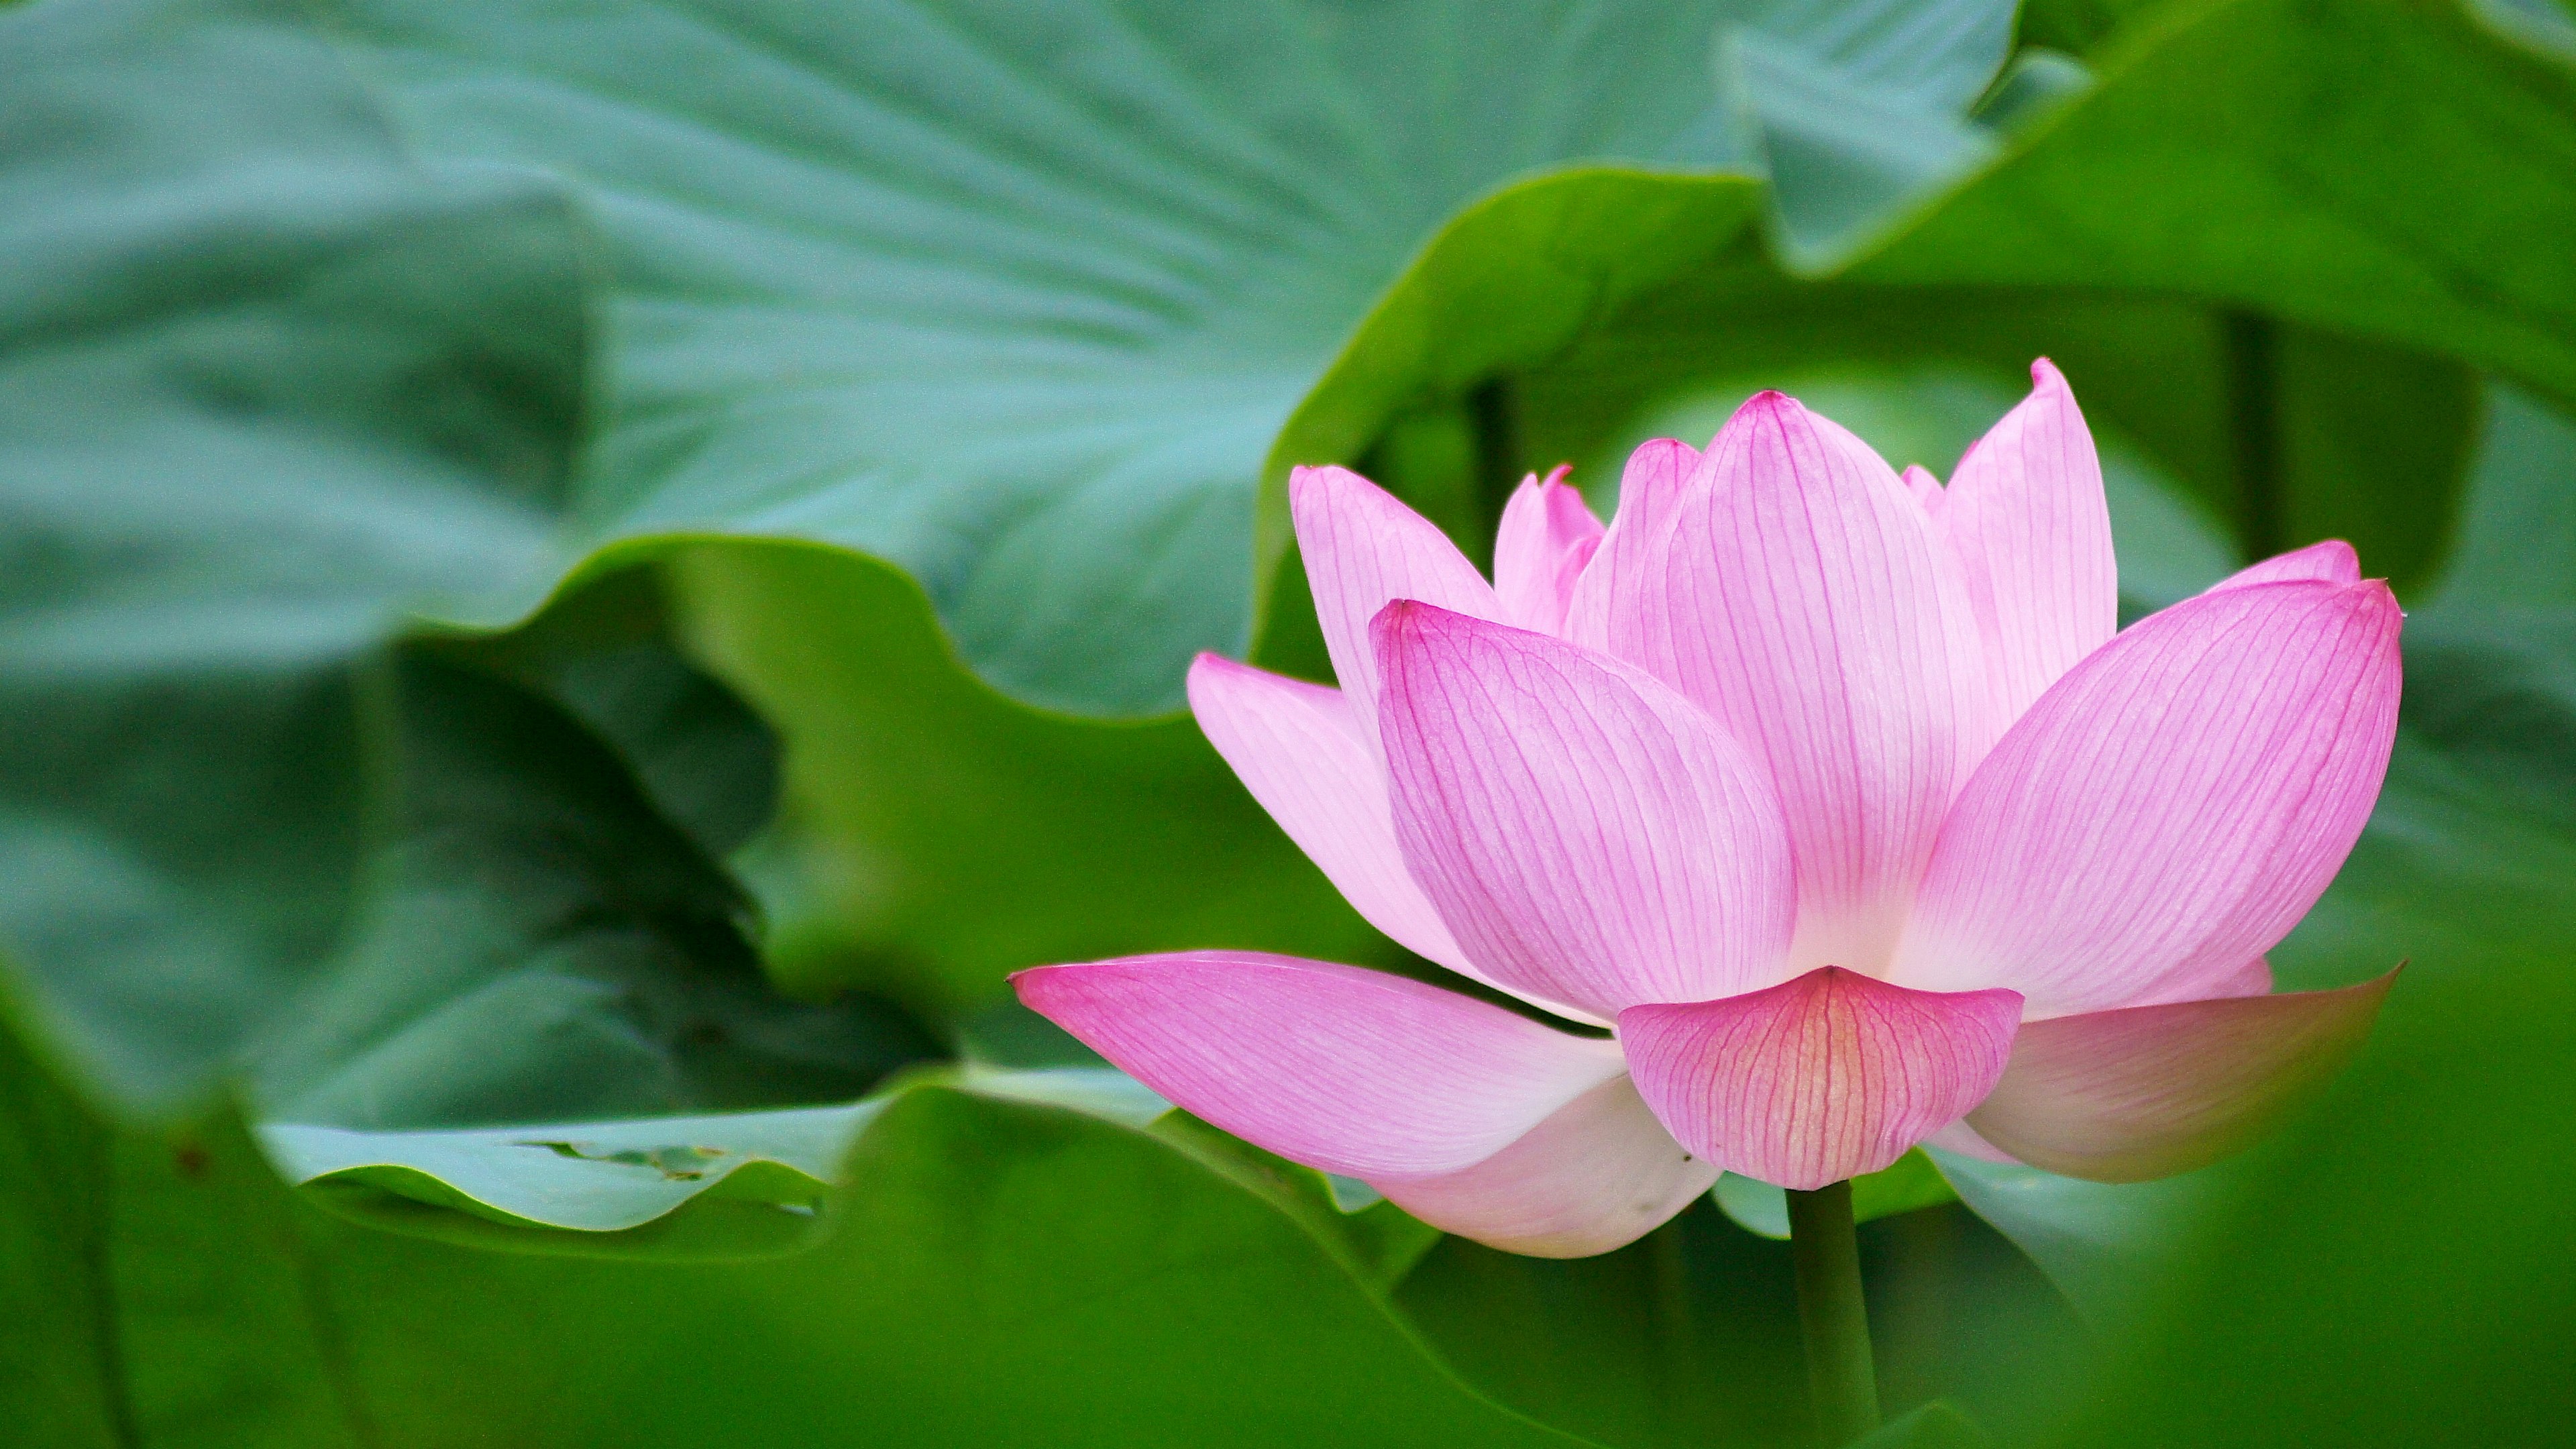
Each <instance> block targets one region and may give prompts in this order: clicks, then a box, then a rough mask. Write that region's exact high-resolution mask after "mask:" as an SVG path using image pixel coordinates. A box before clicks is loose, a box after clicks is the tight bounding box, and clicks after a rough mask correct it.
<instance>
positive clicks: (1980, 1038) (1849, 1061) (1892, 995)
mask: <svg viewBox="0 0 2576 1449" xmlns="http://www.w3.org/2000/svg"><path fill="white" fill-rule="evenodd" d="M2020 1019H2021V997H2020V996H2019V995H2017V994H2015V993H2013V992H2010V991H1969V992H1962V993H1957V994H1943V993H1937V992H1928V991H1909V990H1907V989H1905V988H1904V987H1902V986H1891V985H1889V984H1887V983H1886V982H1884V981H1877V980H1873V979H1872V978H1870V977H1867V976H1863V975H1861V974H1860V973H1859V972H1857V971H1845V970H1843V969H1841V968H1840V967H1835V966H1827V967H1822V968H1820V969H1818V970H1815V971H1810V972H1808V973H1807V974H1806V975H1804V976H1801V977H1799V978H1798V979H1796V980H1794V981H1786V982H1783V983H1781V984H1780V985H1778V986H1774V987H1771V988H1770V989H1768V990H1765V991H1756V992H1752V993H1749V994H1747V995H1743V996H1730V997H1728V998H1726V999H1724V1000H1722V1001H1703V1002H1698V1003H1693V1004H1685V1005H1670V1006H1659V1005H1648V1006H1632V1007H1630V1008H1628V1009H1627V1010H1626V1011H1623V1012H1621V1013H1619V1039H1620V1041H1621V1042H1623V1043H1625V1044H1626V1046H1627V1048H1628V1070H1629V1072H1630V1074H1631V1075H1633V1076H1634V1077H1635V1078H1636V1081H1637V1090H1638V1092H1639V1093H1641V1094H1642V1095H1643V1096H1644V1097H1645V1099H1646V1105H1647V1106H1649V1107H1652V1108H1653V1109H1654V1110H1655V1115H1656V1116H1658V1117H1660V1118H1662V1119H1663V1121H1664V1125H1665V1126H1666V1127H1669V1128H1671V1129H1672V1133H1673V1136H1674V1137H1676V1138H1678V1139H1679V1140H1680V1141H1681V1144H1682V1145H1683V1146H1685V1147H1687V1148H1689V1149H1691V1150H1692V1151H1693V1152H1696V1153H1698V1154H1699V1155H1700V1156H1702V1157H1707V1158H1710V1159H1713V1160H1714V1161H1716V1163H1717V1164H1718V1165H1719V1166H1721V1167H1723V1168H1725V1169H1726V1170H1727V1171H1729V1172H1740V1173H1742V1174H1744V1175H1745V1176H1747V1177H1754V1178H1759V1179H1761V1180H1762V1181H1764V1182H1771V1183H1777V1184H1779V1185H1780V1186H1782V1187H1786V1188H1794V1189H1798V1190H1800V1191H1813V1190H1814V1189H1816V1188H1820V1187H1823V1186H1824V1185H1825V1184H1827V1183H1829V1182H1840V1181H1842V1180H1843V1179H1844V1178H1847V1177H1858V1176H1859V1175H1860V1174H1862V1173H1864V1172H1876V1171H1878V1170H1879V1169H1880V1168H1882V1167H1886V1166H1887V1165H1889V1164H1890V1163H1893V1162H1894V1161H1896V1159H1898V1158H1899V1157H1902V1156H1904V1155H1905V1153H1906V1150H1907V1149H1908V1148H1911V1147H1913V1146H1914V1145H1915V1144H1916V1143H1918V1142H1921V1141H1922V1140H1923V1139H1924V1138H1926V1137H1928V1136H1930V1135H1931V1134H1932V1133H1933V1132H1934V1131H1935V1130H1937V1129H1939V1128H1940V1127H1942V1126H1944V1125H1945V1124H1948V1123H1951V1122H1955V1121H1957V1120H1958V1119H1959V1118H1960V1116H1962V1115H1963V1114H1965V1113H1966V1112H1967V1110H1968V1109H1969V1108H1971V1107H1974V1106H1975V1105H1977V1103H1978V1102H1980V1101H1982V1100H1983V1099H1984V1098H1985V1095H1986V1093H1987V1092H1989V1091H1991V1090H1992V1089H1993V1088H1994V1085H1995V1079H1996V1078H1997V1077H1999V1076H2001V1075H2002V1074H2003V1070H2004V1062H2005V1059H2006V1058H2007V1057H2008V1056H2009V1055H2010V1053H2011V1050H2012V1041H2013V1027H2014V1023H2016V1022H2017V1021H2019V1020H2020Z"/></svg>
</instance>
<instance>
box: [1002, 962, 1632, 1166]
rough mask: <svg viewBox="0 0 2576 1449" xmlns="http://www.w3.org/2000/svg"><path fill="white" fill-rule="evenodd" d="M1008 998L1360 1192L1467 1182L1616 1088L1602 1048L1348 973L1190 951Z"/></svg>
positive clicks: (1615, 1060) (1040, 972) (1054, 977)
mask: <svg viewBox="0 0 2576 1449" xmlns="http://www.w3.org/2000/svg"><path fill="white" fill-rule="evenodd" d="M1011 982H1012V984H1013V985H1014V986H1015V987H1017V988H1018V990H1019V993H1020V1000H1022V1001H1024V1002H1026V1003H1028V1005H1029V1007H1030V1008H1031V1009H1032V1010H1034V1011H1036V1012H1038V1013H1039V1014H1041V1015H1043V1016H1045V1017H1046V1018H1047V1019H1048V1020H1050V1021H1053V1022H1054V1023H1055V1024H1056V1025H1058V1026H1061V1027H1063V1028H1064V1029H1065V1030H1067V1031H1069V1032H1071V1033H1073V1034H1074V1035H1075V1036H1076V1037H1079V1038H1081V1039H1082V1041H1083V1042H1084V1043H1085V1044H1086V1045H1088V1046H1089V1047H1091V1049H1092V1050H1094V1051H1096V1052H1098V1053H1100V1054H1101V1055H1102V1056H1104V1057H1107V1058H1108V1059H1109V1060H1110V1061H1112V1062H1115V1063H1117V1065H1118V1066H1119V1067H1120V1068H1121V1069H1122V1070H1124V1071H1125V1072H1126V1073H1127V1074H1128V1075H1129V1076H1132V1077H1134V1078H1135V1079H1136V1080H1138V1081H1140V1082H1143V1083H1144V1084H1145V1085H1146V1086H1148V1087H1151V1088H1153V1089H1154V1090H1155V1091H1156V1092H1159V1093H1161V1094H1162V1095H1163V1096H1164V1097H1166V1098H1168V1099H1170V1100H1171V1101H1172V1102H1173V1103H1175V1104H1176V1105H1178V1106H1180V1107H1182V1108H1185V1109H1186V1110H1188V1111H1190V1112H1192V1113H1194V1114H1196V1115H1197V1116H1200V1117H1203V1118H1205V1119H1206V1120H1208V1121H1210V1122H1213V1123H1215V1124H1216V1125H1217V1126H1219V1127H1222V1128H1224V1129H1225V1130H1226V1131H1228V1132H1231V1133H1233V1134H1234V1135H1235V1136H1237V1137H1241V1138H1243V1139H1244V1140H1245V1141H1247V1142H1253V1143H1257V1144H1259V1145H1260V1146H1263V1147H1266V1148H1268V1149H1270V1150H1271V1151H1273V1152H1276V1153H1278V1154H1279V1155H1280V1156H1282V1157H1286V1158H1289V1159H1292V1160H1294V1161H1297V1162H1302V1163H1305V1164H1307V1165H1308V1166H1311V1167H1317V1168H1321V1169H1323V1170H1324V1171H1326V1172H1339V1173H1344V1174H1347V1175H1349V1176H1352V1177H1358V1178H1363V1179H1376V1178H1380V1177H1385V1178H1398V1179H1401V1178H1413V1177H1424V1176H1436V1175H1439V1174H1444V1173H1452V1172H1457V1171H1460V1170H1461V1169H1464V1168H1468V1167H1473V1166H1474V1165H1476V1164H1477V1163H1479V1162H1482V1161H1484V1160H1485V1159H1487V1158H1489V1157H1492V1156H1493V1155H1494V1154H1495V1153H1497V1152H1500V1151H1502V1150H1503V1149H1504V1148H1506V1147H1509V1146H1510V1145H1512V1143H1514V1142H1515V1141H1517V1140H1519V1139H1520V1138H1521V1137H1522V1136H1523V1135H1524V1134H1525V1133H1527V1132H1528V1131H1529V1130H1530V1129H1531V1128H1533V1127H1536V1126H1538V1125H1539V1124H1540V1123H1541V1122H1544V1121H1546V1120H1547V1119H1548V1117H1549V1116H1551V1115H1552V1114H1554V1113H1555V1112H1556V1110H1557V1109H1558V1108H1560V1107H1563V1106H1565V1105H1566V1104H1567V1103H1568V1102H1571V1101H1573V1100H1574V1099H1575V1098H1577V1097H1580V1096H1582V1095H1583V1094H1584V1093H1585V1092H1588V1091H1590V1090H1591V1089H1592V1088H1594V1087H1596V1086H1599V1085H1600V1084H1601V1083H1603V1082H1606V1081H1609V1080H1610V1079H1612V1078H1613V1077H1616V1076H1618V1075H1619V1073H1620V1057H1619V1049H1618V1047H1617V1046H1616V1045H1615V1044H1614V1043H1611V1042H1607V1041H1601V1040H1596V1039H1594V1038H1589V1037H1578V1036H1569V1035H1567V1034H1566V1033H1564V1032H1561V1031H1553V1030H1550V1029H1549V1028H1547V1027H1544V1026H1541V1025H1539V1024H1538V1023H1537V1022H1535V1021H1531V1020H1529V1019H1528V1018H1526V1017H1522V1016H1516V1015H1514V1014H1512V1013H1511V1012H1509V1011H1505V1010H1504V1009H1503V1008H1501V1007H1499V1006H1492V1005H1488V1004H1487V1003H1485V1002H1481V1001H1477V1000H1474V999H1473V998H1471V997H1465V996H1460V995H1458V994H1457V993H1455V992H1450V991H1443V990H1441V989H1439V988H1438V987H1436V986H1425V985H1423V984H1422V983H1421V982H1419V981H1410V980H1407V979H1405V978H1404V977H1401V976H1389V975H1387V974H1385V973H1384V972H1379V971H1364V970H1361V969H1360V968H1358V967H1356V966H1335V965H1330V964H1327V963H1325V962H1321V961H1300V960H1297V959H1295V958H1293V957H1288V956H1269V955H1263V954H1261V953H1259V952H1255V951H1190V952H1183V953H1180V954H1176V955H1168V956H1131V957H1127V958H1125V959H1123V960H1116V961H1097V962H1093V963H1091V964H1089V965H1084V966H1041V967H1038V968H1036V969H1035V970H1030V971H1022V972H1019V973H1017V974H1016V975H1014V976H1013V977H1012V978H1011Z"/></svg>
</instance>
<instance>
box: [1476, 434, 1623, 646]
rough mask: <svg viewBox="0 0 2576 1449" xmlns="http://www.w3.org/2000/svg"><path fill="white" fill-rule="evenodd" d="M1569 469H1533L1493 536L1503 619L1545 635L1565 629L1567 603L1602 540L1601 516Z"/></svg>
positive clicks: (1496, 588)
mask: <svg viewBox="0 0 2576 1449" xmlns="http://www.w3.org/2000/svg"><path fill="white" fill-rule="evenodd" d="M1566 471H1567V470H1566V469H1564V468H1559V469H1557V470H1556V471H1555V472H1553V473H1550V474H1548V475H1547V478H1546V480H1545V481H1544V482H1542V481H1540V479H1539V477H1538V475H1537V474H1535V473H1533V474H1531V475H1530V476H1529V477H1528V478H1526V479H1524V480H1523V481H1522V483H1521V486H1520V487H1519V488H1517V489H1515V490H1513V492H1512V499H1511V502H1509V503H1506V504H1504V505H1503V526H1502V528H1501V530H1500V531H1499V532H1497V533H1496V534H1495V535H1494V596H1495V598H1497V599H1498V600H1500V601H1501V603H1502V608H1503V622H1504V623H1506V624H1510V625H1512V626H1513V627H1515V628H1520V629H1535V630H1537V631H1538V632H1540V633H1542V634H1562V633H1564V632H1565V611H1566V607H1567V606H1568V605H1569V604H1571V603H1573V602H1574V585H1575V581H1576V580H1578V579H1580V578H1582V577H1583V569H1584V566H1585V565H1586V564H1588V563H1590V562H1591V560H1592V554H1593V550H1594V549H1595V548H1597V547H1598V546H1599V545H1600V543H1601V533H1602V529H1601V520H1600V519H1598V518H1595V517H1593V516H1592V510H1591V509H1590V508H1589V507H1587V506H1586V505H1585V504H1584V502H1583V495H1582V494H1580V493H1578V492H1576V491H1574V489H1573V488H1572V487H1570V486H1568V485H1567V484H1566V482H1565V475H1566Z"/></svg>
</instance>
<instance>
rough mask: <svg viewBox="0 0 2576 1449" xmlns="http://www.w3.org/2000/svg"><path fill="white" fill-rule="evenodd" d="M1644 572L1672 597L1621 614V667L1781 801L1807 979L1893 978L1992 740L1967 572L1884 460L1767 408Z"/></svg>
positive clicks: (1770, 397) (1783, 408) (1659, 593)
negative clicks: (1958, 800) (1710, 730)
mask: <svg viewBox="0 0 2576 1449" xmlns="http://www.w3.org/2000/svg"><path fill="white" fill-rule="evenodd" d="M1945 506H1946V505H1945ZM1605 547H1606V545H1605ZM1598 566H1599V565H1598V564H1597V563H1596V564H1595V567H1598ZM1644 568H1645V571H1646V574H1647V575H1648V577H1649V578H1650V580H1651V587H1640V588H1637V589H1634V590H1625V591H1620V592H1617V593H1614V595H1613V597H1612V600H1611V617H1610V627H1609V631H1608V634H1609V642H1610V647H1611V652H1613V653H1615V654H1617V655H1618V656H1619V657H1621V658H1624V659H1627V660H1630V661H1632V662H1634V663H1637V664H1640V665H1642V666H1644V667H1645V668H1646V669H1647V670H1648V671H1649V672H1651V673H1653V674H1654V675H1655V676H1656V677H1657V678H1660V679H1662V680H1664V681H1666V682H1667V683H1670V684H1672V685H1673V686H1675V687H1676V688H1678V689H1679V690H1680V691H1681V692H1682V693H1683V694H1684V695H1685V696H1687V697H1689V698H1690V699H1691V700H1692V701H1694V702H1695V703H1697V704H1699V705H1701V706H1702V707H1703V708H1705V709H1707V710H1708V711H1709V712H1710V713H1711V714H1712V715H1714V716H1715V717H1716V718H1717V720H1718V722H1719V724H1721V725H1722V726H1724V727H1725V729H1726V731H1727V733H1729V734H1730V735H1732V736H1734V737H1735V738H1736V739H1737V740H1740V741H1742V742H1743V744H1744V746H1745V748H1746V749H1747V750H1748V751H1749V752H1751V753H1752V755H1753V756H1754V758H1755V759H1757V760H1759V761H1761V762H1762V763H1763V765H1764V766H1765V768H1766V769H1767V771H1768V772H1769V774H1770V776H1771V778H1772V780H1773V782H1774V783H1775V784H1776V785H1777V786H1778V789H1779V792H1780V800H1781V805H1782V807H1783V813H1784V815H1785V817H1786V820H1787V823H1788V829H1789V841H1790V847H1791V850H1792V852H1793V854H1794V857H1795V859H1796V862H1797V880H1798V941H1797V945H1796V947H1795V948H1794V950H1793V952H1792V961H1793V963H1794V965H1796V966H1797V967H1800V968H1805V967H1810V966H1816V965H1838V966H1848V967H1852V968H1854V969H1857V970H1870V971H1875V970H1879V969H1881V968H1883V966H1884V964H1885V962H1886V960H1887V956H1888V953H1889V951H1890V949H1891V948H1892V947H1893V946H1894V944H1895V938H1896V934H1897V932H1898V930H1899V929H1901V927H1902V925H1903V921H1904V914H1905V906H1906V902H1907V900H1908V898H1909V897H1910V895H1911V894H1912V891H1913V887H1914V883H1915V881H1916V880H1917V879H1919V878H1920V876H1921V873H1922V869H1923V865H1924V862H1925V860H1926V859H1927V858H1928V857H1929V855H1930V853H1931V849H1932V841H1933V838H1934V836H1935V834H1936V833H1937V832H1938V831H1939V829H1940V825H1941V818H1942V815H1943V813H1944V812H1945V811H1946V810H1947V809H1948V808H1949V804H1950V800H1951V797H1952V795H1953V794H1954V793H1955V792H1956V790H1957V789H1958V786H1959V784H1960V782H1961V781H1962V780H1963V779H1965V778H1966V775H1967V773H1968V770H1969V767H1970V766H1971V765H1972V764H1973V763H1974V762H1975V760H1976V759H1977V758H1978V757H1979V756H1980V755H1981V754H1982V753H1983V752H1984V750H1985V748H1986V746H1987V744H1988V742H1989V741H1990V740H1991V738H1992V729H1993V720H1992V716H1993V709H1992V705H1991V702H1990V699H1989V696H1988V691H1987V687H1986V683H1985V679H1984V668H1985V663H1984V652H1983V647H1982V646H1981V645H1980V643H1979V642H1978V637H1977V632H1976V625H1975V620H1974V618H1973V615H1972V614H1971V612H1970V609H1969V604H1968V598H1967V590H1966V586H1965V584H1964V583H1963V582H1962V581H1961V580H1960V577H1959V573H1958V564H1957V561H1956V560H1955V559H1953V558H1952V557H1951V556H1950V555H1949V554H1948V553H1947V551H1946V550H1943V549H1941V548H1940V547H1938V546H1937V544H1936V541H1935V540H1934V538H1933V534H1932V525H1931V522H1930V518H1929V516H1928V515H1927V514H1926V513H1925V512H1924V509H1923V506H1922V505H1921V504H1920V503H1918V502H1916V501H1915V500H1914V498H1913V497H1912V496H1911V495H1910V494H1909V493H1908V492H1907V491H1906V487H1905V485H1904V483H1903V482H1901V481H1900V480H1899V479H1898V478H1897V477H1896V475H1895V474H1894V472H1892V471H1891V470H1890V469H1889V468H1888V466H1887V465H1886V464H1885V463H1884V462H1882V461H1880V460H1879V459H1878V457H1877V455H1876V454H1874V453H1871V452H1870V451H1869V450H1868V449H1867V448H1866V447H1865V446H1863V445H1861V444H1860V443H1859V442H1858V440H1856V439H1853V438H1852V437H1851V435H1850V434H1849V433H1846V432H1844V431H1843V430H1842V429H1840V428H1838V427H1834V426H1832V425H1830V424H1825V423H1823V422H1821V420H1819V419H1817V418H1815V417H1814V416H1813V415H1811V414H1809V413H1808V412H1807V410H1806V409H1804V408H1802V407H1800V406H1799V405H1798V404H1797V403H1795V402H1793V401H1791V400H1790V399H1788V398H1786V397H1783V396H1781V395H1780V394H1778V393H1763V394H1760V395H1759V396H1756V397H1755V398H1754V399H1753V400H1752V401H1750V402H1747V403H1746V404H1745V405H1744V406H1743V408H1741V409H1740V410H1738V411H1737V413H1736V415H1735V416H1734V417H1733V418H1731V419H1729V420H1728V422H1727V425H1726V428H1725V430H1724V431H1722V432H1721V433H1719V434H1718V437H1717V441H1716V442H1714V443H1712V444H1711V445H1710V447H1709V453H1708V457H1707V460H1706V464H1705V466H1703V467H1702V469H1701V470H1700V473H1699V474H1698V475H1697V476H1695V478H1694V480H1693V482H1692V485H1691V487H1690V489H1689V490H1688V493H1687V496H1686V497H1685V498H1684V499H1683V500H1682V502H1681V504H1680V506H1679V507H1678V509H1677V518H1676V521H1675V523H1674V525H1673V527H1672V528H1671V529H1669V530H1667V531H1666V533H1665V534H1664V536H1663V537H1662V539H1661V540H1660V541H1659V542H1658V543H1657V545H1656V546H1655V547H1654V548H1652V549H1650V550H1649V551H1648V556H1647V558H1646V559H1645V560H1644Z"/></svg>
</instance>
